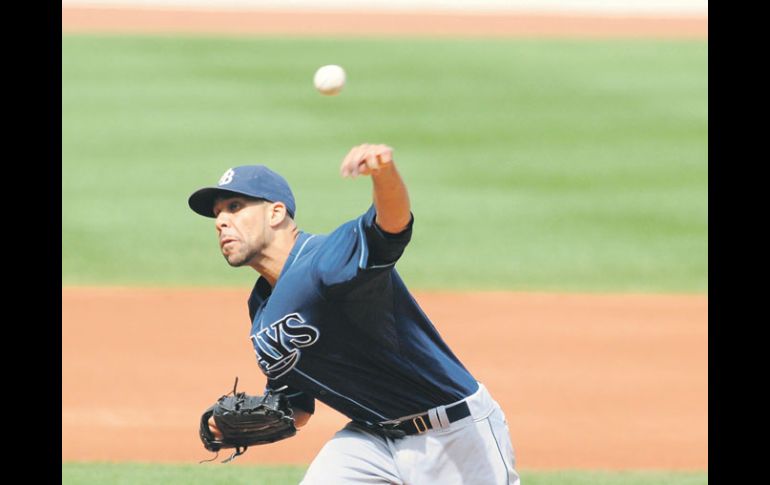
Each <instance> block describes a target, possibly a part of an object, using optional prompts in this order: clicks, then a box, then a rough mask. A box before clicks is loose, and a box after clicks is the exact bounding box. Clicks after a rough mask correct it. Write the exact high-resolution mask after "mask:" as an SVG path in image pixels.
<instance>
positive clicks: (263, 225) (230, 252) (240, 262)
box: [214, 196, 272, 267]
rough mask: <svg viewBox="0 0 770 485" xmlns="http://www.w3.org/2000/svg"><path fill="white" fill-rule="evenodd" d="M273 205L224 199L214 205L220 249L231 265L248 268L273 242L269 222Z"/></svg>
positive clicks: (259, 201)
mask: <svg viewBox="0 0 770 485" xmlns="http://www.w3.org/2000/svg"><path fill="white" fill-rule="evenodd" d="M269 206H270V204H268V203H266V202H265V201H263V200H254V199H249V198H246V197H237V196H236V197H222V198H218V199H217V200H216V201H215V202H214V216H215V217H216V219H215V224H216V229H217V235H218V236H219V248H220V249H221V250H222V255H223V256H224V257H225V259H226V260H227V263H228V264H229V265H230V266H233V267H238V266H244V265H248V264H249V263H251V262H252V260H253V259H254V258H255V257H256V256H259V255H260V254H261V253H262V251H263V250H264V249H265V248H266V247H267V246H268V244H269V243H270V241H271V240H272V231H271V230H270V225H269V224H268V220H267V216H268V214H267V209H268V208H269Z"/></svg>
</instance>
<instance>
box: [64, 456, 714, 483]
mask: <svg viewBox="0 0 770 485" xmlns="http://www.w3.org/2000/svg"><path fill="white" fill-rule="evenodd" d="M304 473H305V467H303V466H276V465H271V466H254V465H243V464H235V463H233V464H228V465H221V464H220V463H213V464H211V463H207V464H202V465H199V464H185V465H180V464H174V465H170V464H150V463H71V462H67V463H62V485H101V484H105V483H109V484H111V485H155V484H158V483H163V484H165V485H198V484H200V485H220V484H221V485H239V484H243V485H292V484H297V483H299V482H300V480H301V479H302V476H303V475H304ZM520 475H521V481H522V483H525V484H527V485H706V484H708V473H707V472H705V471H635V470H629V471H585V470H580V471H577V470H554V471H531V470H524V471H521V472H520Z"/></svg>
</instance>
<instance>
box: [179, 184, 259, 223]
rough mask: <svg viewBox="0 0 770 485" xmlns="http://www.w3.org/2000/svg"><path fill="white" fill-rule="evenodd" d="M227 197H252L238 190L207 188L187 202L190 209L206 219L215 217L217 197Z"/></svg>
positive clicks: (196, 193) (198, 191) (197, 192)
mask: <svg viewBox="0 0 770 485" xmlns="http://www.w3.org/2000/svg"><path fill="white" fill-rule="evenodd" d="M227 195H246V196H249V197H252V196H251V195H249V194H247V193H245V192H238V191H237V190H225V189H220V188H219V187H205V188H203V189H200V190H196V191H195V192H193V194H192V195H191V196H190V198H189V199H188V200H187V203H188V204H189V205H190V209H192V210H194V211H195V212H197V213H198V214H200V215H202V216H205V217H211V218H213V217H214V201H215V200H216V199H217V197H222V196H227Z"/></svg>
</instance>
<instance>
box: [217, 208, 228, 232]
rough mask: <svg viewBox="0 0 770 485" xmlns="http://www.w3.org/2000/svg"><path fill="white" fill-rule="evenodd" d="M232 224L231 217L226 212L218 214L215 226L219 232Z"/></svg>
mask: <svg viewBox="0 0 770 485" xmlns="http://www.w3.org/2000/svg"><path fill="white" fill-rule="evenodd" d="M229 224H230V217H229V216H228V215H227V214H226V213H225V212H224V211H222V212H220V213H219V214H217V217H216V219H214V225H216V227H217V231H220V232H221V231H222V228H223V227H228V226H229Z"/></svg>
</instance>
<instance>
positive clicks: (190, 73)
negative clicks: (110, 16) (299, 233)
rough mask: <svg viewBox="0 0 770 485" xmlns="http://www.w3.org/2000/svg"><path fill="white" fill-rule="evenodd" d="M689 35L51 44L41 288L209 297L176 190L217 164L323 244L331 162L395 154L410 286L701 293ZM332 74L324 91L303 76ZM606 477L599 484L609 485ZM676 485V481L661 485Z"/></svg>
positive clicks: (207, 264)
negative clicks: (411, 225) (290, 200)
mask: <svg viewBox="0 0 770 485" xmlns="http://www.w3.org/2000/svg"><path fill="white" fill-rule="evenodd" d="M707 56H708V44H707V41H653V40H623V41H619V40H611V41H568V40H426V39H402V40H395V39H387V40H385V39H383V40H377V39H367V40H363V39H346V40H340V39H303V40H297V39H262V38H252V39H248V38H228V39H225V38H207V37H190V38H184V37H177V36H173V37H172V36H168V37H162V36H159V37H119V36H117V37H102V36H74V35H66V36H63V38H62V166H63V173H62V204H63V210H62V282H63V284H65V285H87V284H98V285H103V284H110V285H157V286H172V285H185V286H199V285H225V286H237V287H248V285H250V284H251V282H252V281H253V279H254V277H255V276H256V274H255V273H254V272H253V271H251V270H249V269H241V270H239V271H234V270H232V269H231V268H229V267H228V266H227V265H226V264H225V262H224V261H223V259H222V257H221V256H220V255H219V252H218V247H217V244H216V239H215V235H214V229H213V222H212V221H211V220H207V219H204V218H201V217H199V216H197V215H195V214H194V213H193V212H192V211H190V210H189V209H188V207H187V197H188V195H189V194H190V193H191V192H192V191H193V190H195V189H197V188H199V187H201V186H204V185H212V184H214V183H215V182H216V181H217V180H218V178H219V177H220V175H221V174H222V173H223V172H224V171H225V170H226V169H227V168H229V167H231V166H235V165H240V164H247V163H264V164H267V165H269V166H271V167H272V168H274V169H276V170H277V171H279V172H280V173H282V174H283V175H284V176H285V177H286V178H287V179H288V180H289V182H290V183H291V184H292V187H293V189H294V191H295V195H296V198H297V203H298V211H297V221H298V223H299V225H300V228H302V229H304V230H307V231H310V232H321V233H323V232H328V231H330V230H332V229H333V228H334V227H336V225H338V224H340V223H342V222H343V221H345V220H348V219H351V218H353V217H356V216H357V215H358V214H360V213H361V212H363V211H364V210H365V209H366V208H367V206H368V205H369V203H370V200H371V199H370V197H371V188H370V183H369V181H368V180H365V179H358V180H355V181H351V180H343V179H341V178H340V177H339V175H338V172H337V168H338V165H339V163H340V161H341V160H342V157H343V156H344V155H345V153H346V152H347V150H348V149H349V148H350V147H352V146H353V145H356V144H358V143H362V142H382V143H388V144H390V145H392V146H393V147H394V148H395V156H396V160H397V163H398V165H399V167H400V170H401V172H402V174H403V175H404V177H405V178H406V180H407V183H408V185H409V188H410V194H411V198H412V203H413V210H414V213H415V218H416V222H415V232H414V236H413V240H412V243H411V246H410V248H408V249H407V251H406V253H405V255H404V257H403V259H402V260H401V262H400V263H399V266H398V267H399V271H400V272H401V273H402V275H403V276H404V277H405V280H406V281H407V283H409V284H410V286H411V287H412V288H414V289H434V288H449V289H514V290H524V289H526V290H567V291H591V292H593V291H597V292H598V291H610V292H612V291H634V292H637V291H638V292H664V291H665V292H685V293H703V292H706V291H707V272H708V266H707V253H708V243H707V240H708V199H707V185H708V169H707V134H708V99H707V96H708V57H707ZM329 63H337V64H341V65H343V66H344V67H345V68H346V69H347V72H348V85H347V86H346V88H345V90H344V91H343V93H342V94H341V95H340V96H337V97H331V98H330V97H323V96H320V95H319V94H318V93H317V92H315V90H314V89H313V87H312V76H313V73H314V71H315V69H316V68H317V67H318V66H320V65H323V64H329ZM613 483H614V482H613ZM677 483H678V482H677Z"/></svg>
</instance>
